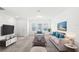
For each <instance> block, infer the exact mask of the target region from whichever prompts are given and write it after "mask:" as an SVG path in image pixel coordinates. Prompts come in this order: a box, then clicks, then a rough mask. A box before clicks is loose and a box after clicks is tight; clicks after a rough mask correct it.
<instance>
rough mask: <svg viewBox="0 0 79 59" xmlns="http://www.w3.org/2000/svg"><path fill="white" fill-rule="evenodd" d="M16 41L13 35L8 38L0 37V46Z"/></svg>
mask: <svg viewBox="0 0 79 59" xmlns="http://www.w3.org/2000/svg"><path fill="white" fill-rule="evenodd" d="M16 41H17V37H16V36H14V37H12V38H9V39H2V40H0V46H2V47H7V46H9V45H11V44H13V43H15V42H16Z"/></svg>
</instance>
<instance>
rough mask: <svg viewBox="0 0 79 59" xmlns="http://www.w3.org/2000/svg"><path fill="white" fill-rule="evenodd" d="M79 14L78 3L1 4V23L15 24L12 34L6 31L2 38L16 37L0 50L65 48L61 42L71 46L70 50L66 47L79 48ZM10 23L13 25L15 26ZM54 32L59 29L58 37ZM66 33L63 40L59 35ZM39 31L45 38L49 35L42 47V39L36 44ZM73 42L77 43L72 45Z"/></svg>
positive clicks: (20, 50) (59, 49)
mask: <svg viewBox="0 0 79 59" xmlns="http://www.w3.org/2000/svg"><path fill="white" fill-rule="evenodd" d="M78 15H79V8H78V7H76V8H75V7H72V8H71V7H0V26H2V25H4V26H3V28H4V27H6V25H13V27H14V32H13V30H11V32H12V33H10V32H9V33H7V34H9V35H6V33H5V34H4V35H1V36H0V40H1V42H2V41H6V40H4V39H7V42H9V41H8V40H9V39H10V38H11V39H12V38H13V37H15V39H13V41H11V40H10V44H8V45H6V47H0V51H1V52H31V51H32V52H59V51H63V50H62V47H61V46H62V45H60V44H61V43H63V45H64V46H65V47H66V48H68V50H64V51H65V52H67V51H68V52H72V51H74V50H75V49H77V51H79V50H78V49H79V48H78V45H79V40H78V38H79V37H78V35H79V33H78V31H79V30H78V29H79V27H78V25H79V24H78ZM62 23H65V25H64V26H63V24H62ZM8 27H10V28H12V26H7V28H8ZM4 31H7V30H4ZM8 31H9V30H8ZM37 32H39V33H37ZM55 33H58V36H59V37H58V36H57V37H56V35H57V34H56V35H55ZM63 33H64V34H65V35H64V37H63V40H62V39H61V38H62V37H61V38H60V36H61V34H63ZM37 35H41V36H43V35H44V37H43V39H44V42H45V39H46V43H44V45H45V46H43V47H42V46H41V45H42V44H40V43H39V44H40V46H38V45H39V44H35V42H36V40H35V41H34V38H36V36H37ZM53 36H54V37H53ZM53 38H54V39H55V38H56V40H55V41H54V42H56V44H54V42H52V40H51V39H53ZM40 39H41V37H40ZM64 39H65V40H64ZM41 40H42V39H41ZM64 41H65V43H64ZM11 42H12V43H11ZM66 43H68V44H71V46H69V45H66ZM74 43H75V45H73V44H74ZM1 44H2V45H4V44H3V43H1ZM33 44H35V46H33ZM58 45H60V46H58ZM66 48H63V49H66Z"/></svg>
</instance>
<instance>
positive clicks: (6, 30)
mask: <svg viewBox="0 0 79 59" xmlns="http://www.w3.org/2000/svg"><path fill="white" fill-rule="evenodd" d="M13 33H14V26H13V25H5V24H4V25H2V27H1V35H2V36H3V35H8V34H13Z"/></svg>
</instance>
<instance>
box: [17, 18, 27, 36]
mask: <svg viewBox="0 0 79 59" xmlns="http://www.w3.org/2000/svg"><path fill="white" fill-rule="evenodd" d="M16 31H17V36H27V19H26V18H25V17H17V18H16Z"/></svg>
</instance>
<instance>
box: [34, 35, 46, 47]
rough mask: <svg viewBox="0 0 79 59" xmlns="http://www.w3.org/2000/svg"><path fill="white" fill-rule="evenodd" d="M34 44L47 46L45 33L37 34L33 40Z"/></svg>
mask: <svg viewBox="0 0 79 59" xmlns="http://www.w3.org/2000/svg"><path fill="white" fill-rule="evenodd" d="M33 46H43V47H45V46H46V40H45V37H44V35H40V34H37V35H35V38H34V40H33Z"/></svg>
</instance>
